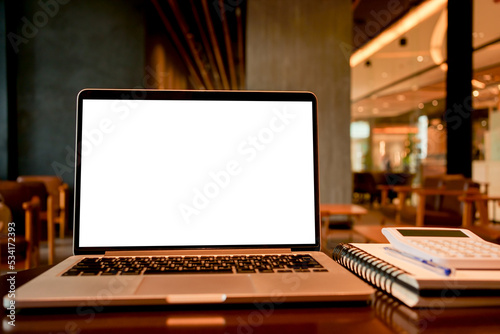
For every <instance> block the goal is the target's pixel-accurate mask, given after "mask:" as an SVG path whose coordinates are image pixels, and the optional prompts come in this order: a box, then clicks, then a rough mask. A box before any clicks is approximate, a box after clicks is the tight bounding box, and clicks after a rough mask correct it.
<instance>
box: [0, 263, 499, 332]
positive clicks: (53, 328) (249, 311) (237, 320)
mask: <svg viewBox="0 0 500 334" xmlns="http://www.w3.org/2000/svg"><path fill="white" fill-rule="evenodd" d="M47 268H48V267H44V268H37V269H32V270H27V271H23V272H19V273H18V274H17V279H16V283H17V285H18V286H20V285H21V284H22V283H24V282H26V281H27V280H29V279H31V278H33V277H34V276H36V275H38V274H40V273H41V272H43V271H44V270H46V269H47ZM0 279H1V288H2V295H3V294H4V293H5V292H6V291H7V288H8V286H7V284H6V279H7V277H5V276H2V277H0ZM332 284H334V282H332ZM8 316H9V313H4V315H3V322H2V329H3V332H4V333H128V332H130V333H157V332H169V333H171V332H176V333H177V332H178V333H237V334H240V333H241V334H253V333H394V332H398V333H403V332H404V333H420V332H424V333H442V332H450V333H493V332H497V333H498V332H499V330H500V307H498V308H496V307H495V308H474V309H472V308H465V309H463V308H462V309H446V310H445V309H442V308H439V307H438V308H436V309H422V310H412V309H409V308H407V307H406V306H404V305H402V304H401V303H399V302H397V301H395V300H393V299H392V298H390V297H388V296H387V295H384V294H382V293H377V295H376V296H375V298H374V300H373V303H371V305H346V304H324V303H322V304H293V305H288V304H287V305H285V304H282V305H275V304H254V305H224V306H217V307H215V306H210V305H205V306H199V307H179V306H175V307H143V306H142V307H126V308H124V307H122V308H101V307H99V306H96V305H93V304H92V303H88V304H85V305H81V306H80V307H77V308H66V309H38V310H18V312H17V314H16V315H15V324H16V326H15V327H13V326H10V325H9V324H8V322H9V321H10V319H9V317H8Z"/></svg>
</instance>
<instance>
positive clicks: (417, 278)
mask: <svg viewBox="0 0 500 334" xmlns="http://www.w3.org/2000/svg"><path fill="white" fill-rule="evenodd" d="M388 246H390V245H389V244H344V243H341V244H339V245H337V247H336V248H335V249H334V251H333V259H334V260H335V261H337V262H338V263H339V264H341V265H342V266H344V267H345V268H347V269H348V270H350V271H351V272H353V273H354V274H356V275H357V276H358V277H360V278H361V279H363V280H364V281H365V282H367V283H369V284H371V285H372V286H374V287H376V288H378V289H380V290H382V291H384V292H386V293H388V294H390V295H392V296H393V297H394V298H397V299H398V300H400V301H401V302H403V303H405V304H406V305H408V306H410V307H440V308H443V307H466V306H467V307H470V306H492V305H500V271H499V270H456V271H455V273H454V274H453V275H450V276H443V275H440V274H437V273H434V272H432V271H429V270H427V269H424V268H422V267H421V266H419V265H417V264H414V263H412V262H410V261H405V260H403V259H401V258H397V257H395V256H393V255H391V254H389V253H388V252H387V251H386V250H384V248H385V247H388Z"/></svg>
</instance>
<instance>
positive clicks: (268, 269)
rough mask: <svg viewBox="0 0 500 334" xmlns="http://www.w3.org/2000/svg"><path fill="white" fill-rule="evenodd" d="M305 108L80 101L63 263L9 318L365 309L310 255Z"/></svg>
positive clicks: (309, 134) (335, 273) (310, 169)
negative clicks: (169, 308) (85, 312)
mask: <svg viewBox="0 0 500 334" xmlns="http://www.w3.org/2000/svg"><path fill="white" fill-rule="evenodd" d="M316 108H317V100H316V97H315V95H314V94H313V93H310V92H258V91H163V90H104V89H86V90H83V91H81V92H80V93H79V95H78V98H77V113H76V117H77V122H76V124H77V125H76V154H75V156H76V168H75V182H74V188H75V194H74V195H75V196H74V197H75V205H74V207H75V208H74V236H73V238H74V244H73V249H74V256H71V257H69V258H67V259H66V260H64V261H62V262H60V263H59V264H57V265H55V266H54V267H52V268H51V269H49V270H48V271H46V272H44V273H43V274H41V275H40V276H38V277H36V278H35V279H33V280H32V281H30V282H28V283H27V284H25V285H24V286H21V287H19V288H18V289H17V291H16V295H15V302H16V307H18V308H38V307H65V306H71V307H74V306H77V307H78V306H82V305H87V304H89V303H90V304H92V305H105V306H111V305H172V304H206V303H209V304H223V303H228V304H229V303H259V302H267V303H269V302H270V303H276V304H278V303H280V304H281V303H284V302H322V301H353V302H356V301H358V302H359V301H367V300H368V299H369V298H370V297H371V295H372V293H373V292H374V290H373V288H371V287H370V286H368V285H367V284H365V283H364V282H362V281H361V280H360V279H358V278H357V277H355V276H354V275H353V274H351V273H350V272H348V271H347V270H346V269H344V268H342V267H341V266H339V265H338V264H336V263H335V262H334V261H333V260H332V259H331V258H330V257H329V256H327V255H326V254H325V253H322V252H320V251H319V250H320V240H321V238H320V220H319V192H318V148H317V146H318V139H317V114H316V112H317V111H316ZM9 303H10V300H9V298H8V296H5V297H4V305H5V306H6V307H7V306H8V305H10V304H9ZM90 304H89V305H90Z"/></svg>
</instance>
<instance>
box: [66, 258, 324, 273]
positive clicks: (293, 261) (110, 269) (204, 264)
mask: <svg viewBox="0 0 500 334" xmlns="http://www.w3.org/2000/svg"><path fill="white" fill-rule="evenodd" d="M311 271H314V272H326V271H328V270H327V269H325V268H323V266H322V265H321V264H319V263H318V262H317V261H316V260H314V258H313V257H312V256H310V255H305V254H294V255H234V256H226V255H221V256H151V257H149V256H142V257H140V256H137V257H135V256H134V257H99V258H84V259H82V260H81V261H80V262H78V263H77V264H75V265H74V266H73V267H71V268H70V269H69V270H67V271H66V272H64V273H63V274H62V276H98V275H100V276H107V275H163V274H187V273H189V274H219V273H221V274H228V273H229V274H231V273H233V274H249V273H250V274H251V273H262V274H265V273H275V272H278V273H291V272H311Z"/></svg>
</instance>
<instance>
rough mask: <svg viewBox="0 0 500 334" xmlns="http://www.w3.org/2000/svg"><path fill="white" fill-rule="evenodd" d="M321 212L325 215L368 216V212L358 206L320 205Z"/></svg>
mask: <svg viewBox="0 0 500 334" xmlns="http://www.w3.org/2000/svg"><path fill="white" fill-rule="evenodd" d="M319 210H320V211H321V213H322V214H324V215H349V216H356V215H366V214H367V213H368V210H366V209H365V208H363V207H362V206H359V205H356V204H320V205H319Z"/></svg>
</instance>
